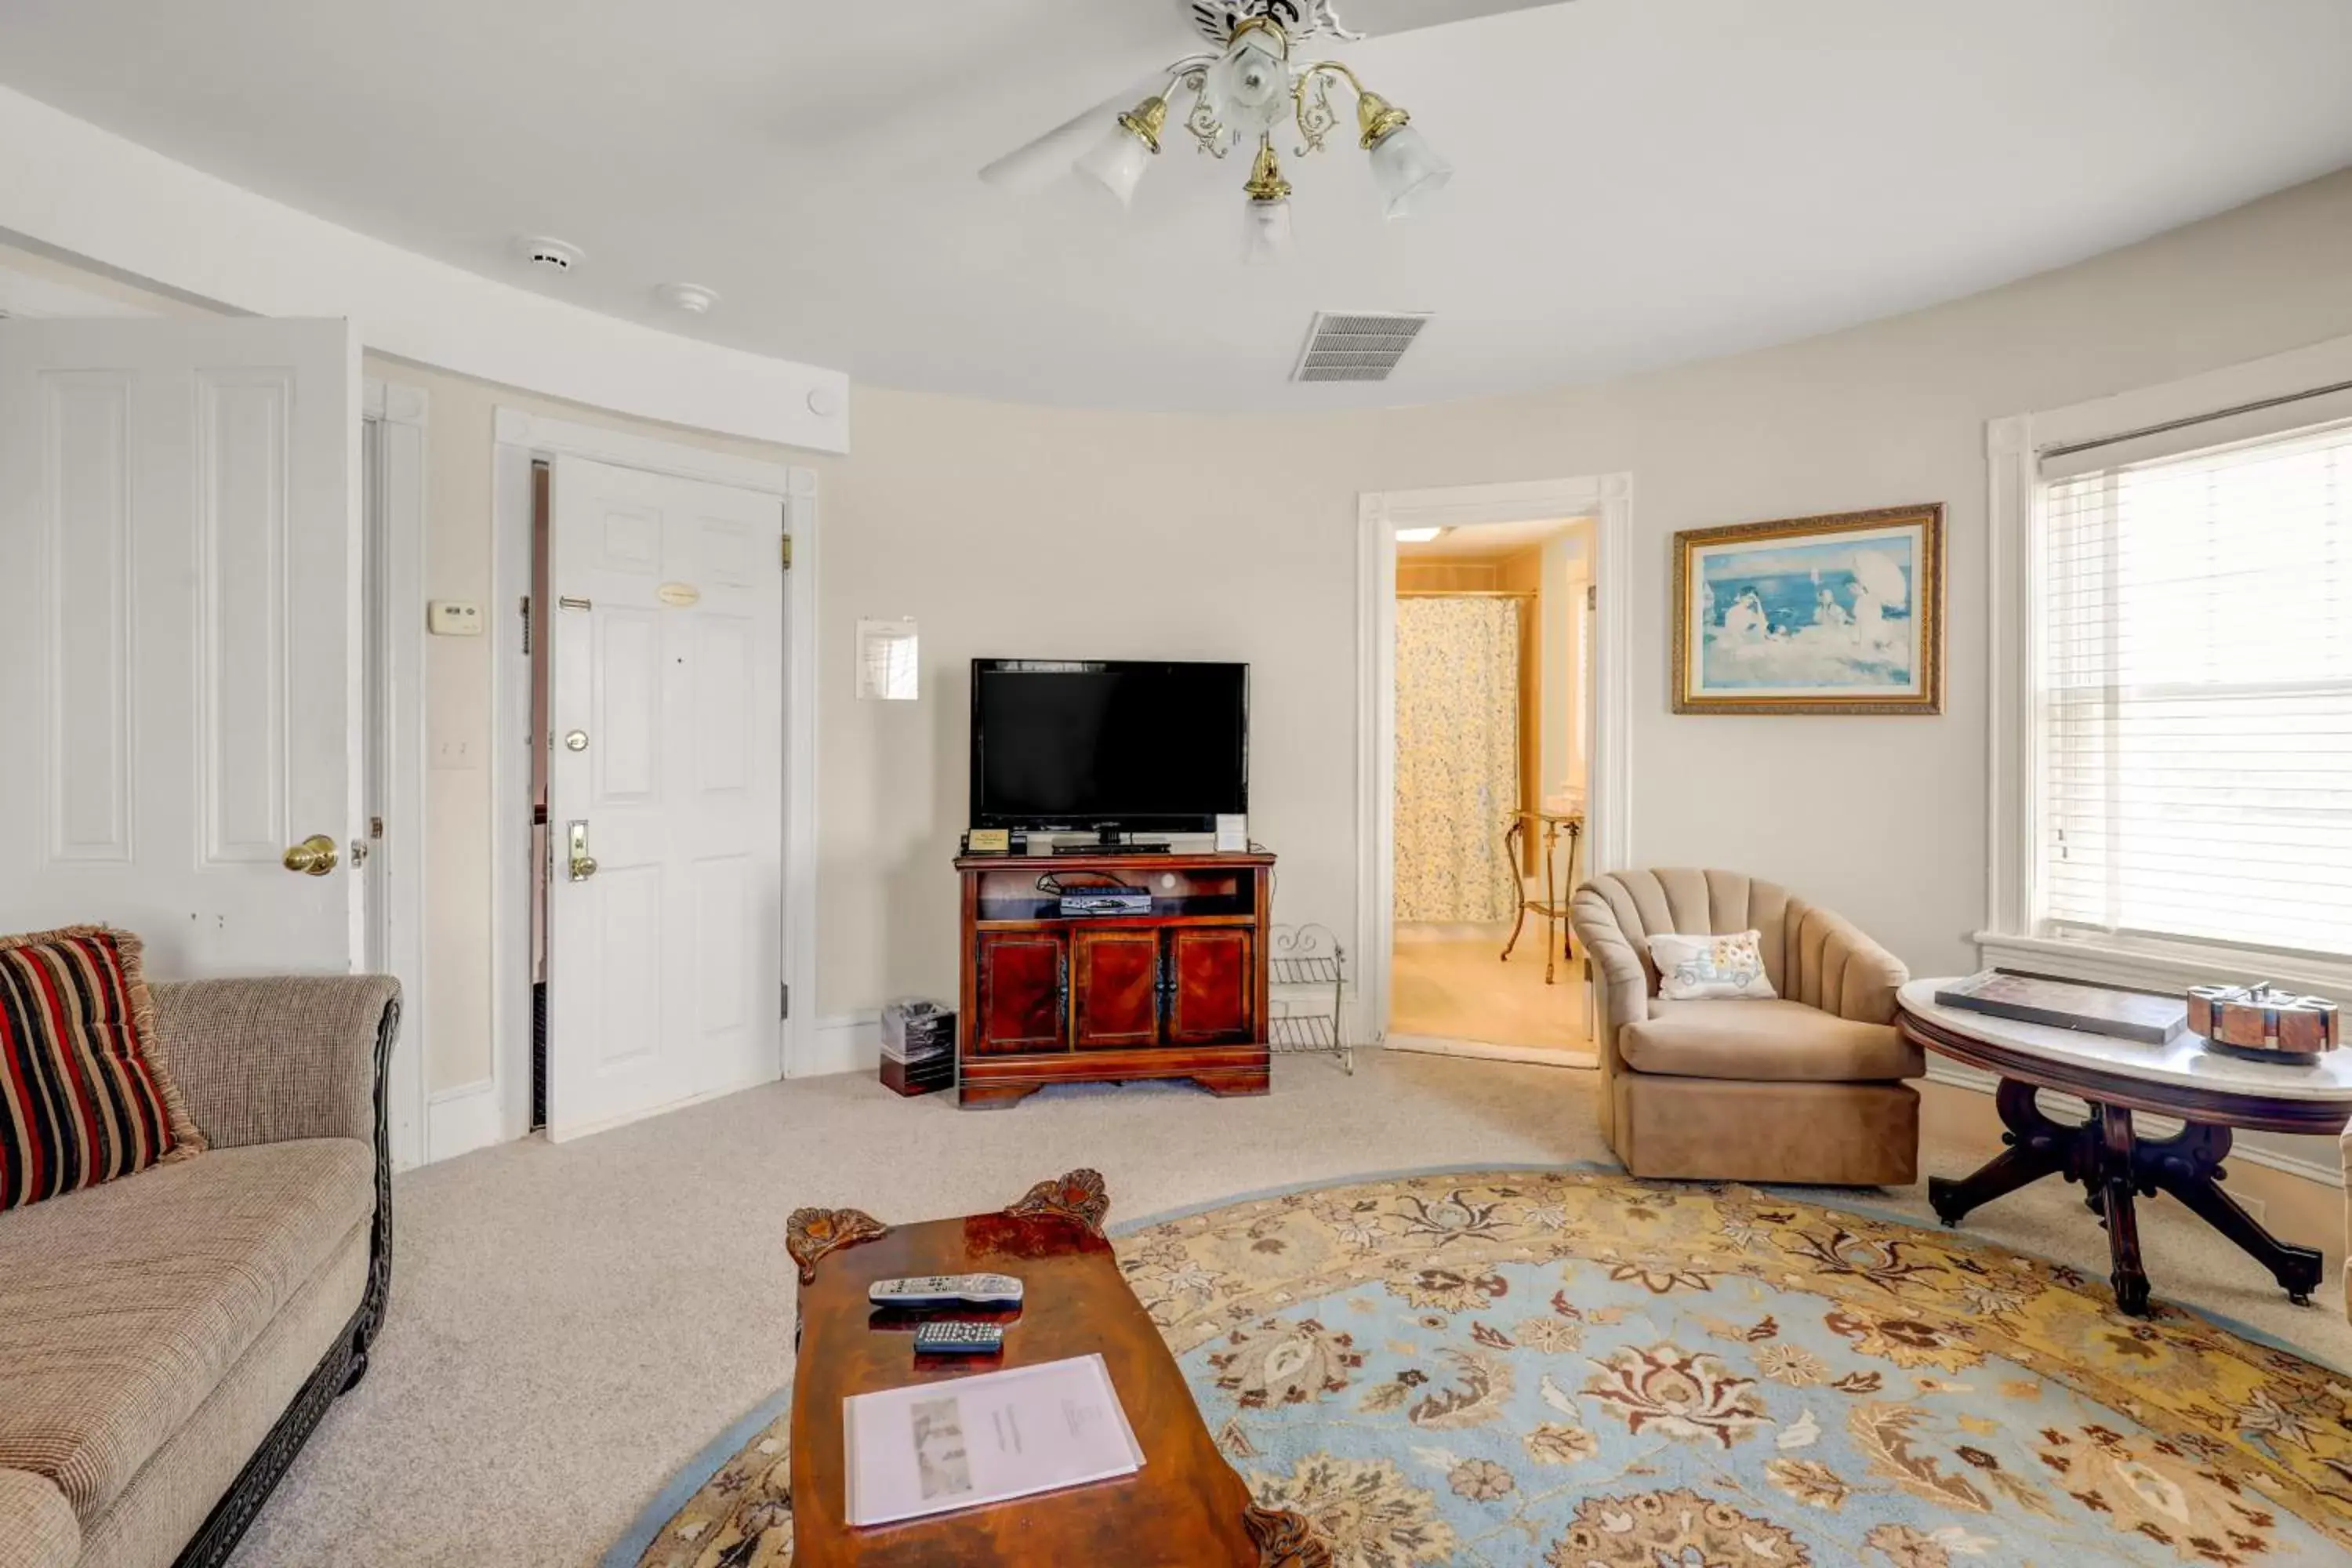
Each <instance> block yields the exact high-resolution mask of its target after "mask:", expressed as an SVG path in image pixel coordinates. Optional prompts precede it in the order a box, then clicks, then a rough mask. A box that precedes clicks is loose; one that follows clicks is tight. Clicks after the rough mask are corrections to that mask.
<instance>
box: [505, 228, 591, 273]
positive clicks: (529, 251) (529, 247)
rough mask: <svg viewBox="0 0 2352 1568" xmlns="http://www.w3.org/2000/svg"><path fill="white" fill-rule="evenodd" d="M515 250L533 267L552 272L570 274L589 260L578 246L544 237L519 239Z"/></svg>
mask: <svg viewBox="0 0 2352 1568" xmlns="http://www.w3.org/2000/svg"><path fill="white" fill-rule="evenodd" d="M514 248H515V254H516V255H517V256H520V257H521V258H523V259H524V260H525V261H527V262H529V263H530V265H532V266H533V267H539V268H545V269H546V270H548V271H550V272H559V273H560V272H569V271H571V270H572V268H575V267H578V266H579V265H580V264H581V263H582V262H583V261H584V260H586V259H587V258H586V257H584V256H583V255H581V254H580V247H578V246H576V245H571V244H567V243H566V242H564V241H563V240H560V239H549V238H547V237H544V236H541V237H536V238H525V239H518V240H516V241H515V244H514Z"/></svg>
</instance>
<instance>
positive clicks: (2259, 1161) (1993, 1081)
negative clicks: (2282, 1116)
mask: <svg viewBox="0 0 2352 1568" xmlns="http://www.w3.org/2000/svg"><path fill="white" fill-rule="evenodd" d="M1927 1081H1928V1082H1930V1083H1940V1084H1948V1085H1949V1086H1950V1087H1952V1088H1954V1089H1973V1090H1974V1091H1975V1092H1977V1093H1979V1094H1990V1093H1991V1092H1992V1091H1993V1090H1994V1089H1995V1088H1997V1087H1999V1085H2000V1079H1999V1078H1997V1077H1996V1076H1994V1075H1993V1074H1991V1073H1989V1072H1986V1071H1984V1070H1983V1069H1982V1068H1972V1067H1964V1066H1962V1065H1961V1064H1960V1063H1958V1062H1955V1061H1946V1060H1944V1059H1943V1058H1940V1057H1931V1058H1928V1061H1927ZM2047 1103H2048V1104H2049V1105H2050V1107H2051V1108H2052V1109H2053V1110H2061V1113H2062V1114H2068V1115H2082V1116H2088V1115H2089V1114H2090V1107H2088V1106H2087V1105H2084V1103H2083V1101H2081V1100H2077V1099H2075V1098H2074V1096H2073V1095H2070V1094H2059V1093H2057V1092H2055V1091H2050V1093H2049V1100H2048V1101H2047ZM2151 1120H2152V1121H2155V1122H2156V1123H2157V1124H2158V1126H2163V1125H2166V1123H2165V1122H2164V1120H2163V1119H2162V1118H2151ZM2261 1136H2263V1134H2261V1133H2258V1132H2250V1133H2242V1134H2241V1135H2240V1136H2239V1138H2238V1141H2237V1143H2236V1145H2235V1146H2234V1147H2232V1148H2231V1151H2230V1159H2231V1162H2232V1163H2243V1164H2248V1165H2260V1166H2262V1167H2263V1169H2264V1170H2266V1171H2280V1172H2284V1173H2285V1174H2287V1175H2290V1176H2300V1177H2302V1178H2303V1179H2304V1180H2305V1181H2306V1182H2316V1183H2318V1184H2320V1185H2321V1186H2323V1187H2336V1188H2339V1189H2340V1188H2342V1187H2343V1185H2344V1165H2343V1162H2342V1161H2341V1160H2340V1159H2336V1160H2328V1159H2325V1158H2315V1157H2312V1158H2307V1157H2305V1156H2304V1155H2301V1154H2294V1153H2289V1152H2286V1151H2284V1150H2282V1149H2268V1148H2264V1147H2263V1146H2262V1145H2261V1144H2259V1143H2250V1142H2247V1141H2246V1140H2247V1139H2249V1138H2259V1137H2261ZM2312 1141H2313V1142H2323V1140H2319V1139H2314V1140H2312Z"/></svg>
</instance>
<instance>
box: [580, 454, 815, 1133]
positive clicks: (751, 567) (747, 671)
mask: <svg viewBox="0 0 2352 1568" xmlns="http://www.w3.org/2000/svg"><path fill="white" fill-rule="evenodd" d="M782 538H783V502H782V500H780V499H779V498H777V497H774V496H763V495H757V494H753V493H751V492H749V491H744V490H735V489H726V488H724V487H722V486H719V485H713V484H705V483H702V482H699V481H697V480H692V479H671V478H667V477H664V476H661V475H656V474H648V473H640V472H638V471H636V470H634V469H629V468H612V467H609V466H607V465H605V464H602V463H593V462H589V461H586V460H584V459H579V458H558V459H557V460H556V464H555V472H554V527H553V530H552V551H553V563H552V564H553V571H552V576H553V587H554V595H555V600H556V604H555V607H554V609H553V611H552V613H551V615H549V616H547V617H546V625H547V626H548V630H549V634H550V635H551V637H552V638H553V642H552V644H551V649H552V655H553V671H552V688H551V705H550V706H551V714H550V724H551V728H552V731H553V734H552V735H551V737H549V738H548V741H549V742H550V743H551V745H552V748H553V750H552V758H553V761H552V765H551V771H550V777H549V789H548V840H549V843H550V845H551V847H552V858H553V865H552V867H551V879H550V884H549V893H548V904H549V928H548V929H549V937H550V942H549V955H548V998H547V1013H548V1019H547V1021H548V1044H547V1058H548V1067H547V1072H548V1080H547V1119H548V1132H549V1135H550V1136H551V1137H553V1138H557V1139H562V1138H565V1137H569V1136H575V1135H577V1134H579V1133H583V1132H588V1131H594V1130H596V1129H598V1128H601V1127H608V1126H612V1125H614V1124H615V1123H617V1122H621V1121H629V1120H631V1119H633V1118H635V1117H638V1116H642V1115H644V1114H646V1112H648V1111H652V1110H659V1109H661V1108H662V1107H664V1106H667V1105H674V1104H677V1103H679V1102H680V1101H683V1100H692V1099H698V1098H700V1097H703V1096H706V1095H711V1094H718V1093H722V1092H725V1091H727V1090H730V1089H741V1088H745V1087H748V1086H750V1085H751V1084H754V1083H759V1082H761V1081H764V1080H766V1079H773V1078H775V1077H777V1076H778V1075H779V1074H780V1073H781V1071H782V1040H783V1033H782V953H781V937H782V898H783V876H782V871H783V614H784V592H783V565H782Z"/></svg>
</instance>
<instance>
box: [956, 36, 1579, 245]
mask: <svg viewBox="0 0 2352 1568" xmlns="http://www.w3.org/2000/svg"><path fill="white" fill-rule="evenodd" d="M1563 3H1564V0H1177V5H1179V7H1180V9H1181V14H1182V15H1183V16H1185V17H1186V18H1187V19H1188V20H1189V21H1190V22H1191V24H1192V28H1193V30H1194V31H1195V32H1197V33H1198V34H1199V35H1200V36H1201V37H1203V38H1205V39H1206V40H1207V41H1208V42H1209V43H1210V44H1212V45H1213V46H1214V48H1213V51H1212V52H1206V53H1198V54H1192V55H1188V56H1185V57H1184V58H1181V59H1178V60H1175V61H1173V62H1172V63H1171V64H1169V65H1167V66H1165V67H1163V68H1160V70H1159V71H1158V72H1156V73H1154V74H1153V75H1152V76H1151V77H1150V78H1149V79H1146V80H1145V81H1143V82H1141V83H1139V84H1138V85H1137V86H1136V87H1134V88H1130V89H1128V90H1127V91H1125V92H1122V93H1120V94H1119V95H1118V96H1117V97H1115V98H1113V99H1110V100H1107V101H1105V102H1103V103H1102V104H1099V105H1097V107H1096V108H1094V109H1090V110H1087V111H1086V112H1085V113H1083V114H1080V115H1077V116H1075V117H1074V118H1072V119H1071V120H1069V121H1066V122H1065V123H1064V124H1062V125H1060V126H1057V127H1055V129H1054V130H1052V131H1049V132H1046V133H1045V135H1043V136H1041V137H1039V138H1037V139H1036V140H1035V141H1034V142H1030V143H1028V144H1027V145H1026V146H1024V147H1022V148H1019V149H1018V150H1016V151H1014V152H1013V153H1007V154H1006V155H1005V156H1003V157H1002V158H999V159H998V160H996V162H994V163H991V164H989V165H988V166H987V167H986V168H984V169H982V171H981V178H982V179H983V180H986V181H988V182H989V183H990V184H996V185H1003V186H1006V187H1009V188H1013V189H1034V188H1038V187H1040V186H1043V185H1045V184H1048V183H1050V182H1051V181H1053V180H1054V179H1056V178H1058V177H1060V176H1061V175H1062V174H1064V173H1065V172H1067V171H1072V170H1075V172H1076V174H1079V175H1080V176H1082V177H1084V178H1085V179H1087V180H1088V181H1090V182H1092V183H1094V184H1098V185H1100V186H1101V187H1102V188H1104V189H1105V190H1108V192H1109V193H1110V194H1111V195H1114V196H1116V197H1118V200H1119V202H1120V203H1121V205H1125V204H1127V203H1129V202H1131V201H1132V200H1133V199H1134V196H1135V188H1136V185H1137V184H1139V182H1140V181H1141V180H1142V178H1143V175H1144V172H1145V170H1146V169H1148V168H1149V167H1150V160H1151V159H1152V158H1153V157H1154V156H1156V155H1157V154H1158V153H1159V152H1160V136H1161V133H1162V132H1165V131H1166V130H1167V128H1168V121H1169V117H1170V114H1171V110H1172V109H1173V108H1174V107H1175V106H1176V105H1178V104H1180V103H1181V102H1183V100H1185V99H1186V98H1188V97H1189V98H1190V100H1191V105H1190V108H1189V109H1188V110H1186V111H1185V112H1184V114H1183V115H1182V116H1181V119H1180V120H1179V121H1178V123H1179V124H1180V125H1181V127H1182V128H1183V130H1184V131H1186V132H1189V133H1190V134H1191V135H1192V139H1193V141H1194V142H1195V143H1196V144H1197V145H1198V146H1199V148H1200V150H1201V151H1202V152H1203V153H1209V154H1210V155H1212V156H1213V157H1217V158H1223V157H1225V156H1227V155H1228V154H1229V153H1232V152H1234V150H1235V149H1237V148H1253V147H1254V148H1255V156H1254V157H1253V159H1252V162H1251V165H1250V174H1249V178H1248V179H1247V180H1246V181H1245V182H1244V184H1243V186H1242V190H1243V194H1244V195H1245V196H1246V197H1247V198H1248V205H1247V206H1246V207H1245V208H1244V216H1245V217H1246V219H1247V222H1246V225H1245V226H1244V258H1246V259H1248V260H1252V261H1272V260H1277V259H1279V258H1282V257H1284V256H1286V255H1287V254H1288V253H1289V250H1290V243H1291V241H1290V182H1289V181H1288V180H1287V179H1286V178H1285V177H1284V175H1283V172H1282V160H1281V156H1280V154H1279V153H1276V148H1275V137H1276V133H1277V131H1278V130H1279V128H1280V127H1282V125H1283V124H1284V123H1285V122H1286V121H1288V122H1289V123H1291V124H1293V125H1295V126H1296V128H1297V133H1298V137H1299V141H1298V142H1297V144H1296V145H1295V147H1294V149H1293V152H1294V153H1295V155H1297V156H1300V157H1304V156H1305V155H1306V154H1307V153H1315V152H1320V151H1321V150H1322V149H1323V147H1324V145H1325V139H1326V138H1327V137H1328V136H1329V135H1330V134H1331V132H1333V131H1334V130H1335V129H1337V128H1338V127H1339V123H1340V119H1341V110H1340V108H1339V106H1338V105H1335V104H1334V103H1333V101H1332V90H1333V89H1334V88H1335V87H1344V88H1345V89H1347V90H1348V91H1349V92H1350V93H1352V94H1353V96H1354V98H1355V104H1356V131H1357V145H1358V146H1360V147H1361V148H1362V149H1363V150H1364V152H1365V153H1367V154H1368V155H1369V156H1370V159H1371V169H1372V181H1373V184H1375V186H1376V187H1377V188H1378V189H1379V192H1380V197H1381V207H1382V210H1383V211H1384V213H1385V214H1386V216H1389V217H1391V218H1395V217H1402V216H1406V215H1407V214H1409V213H1412V212H1414V211H1416V210H1418V209H1419V208H1420V207H1421V206H1422V205H1423V204H1424V203H1425V202H1426V201H1427V199H1428V198H1429V197H1430V196H1432V195H1435V194H1436V192H1437V191H1438V190H1439V189H1440V188H1441V187H1443V186H1444V184H1445V182H1446V181H1447V180H1448V179H1449V178H1451V177H1452V174H1453V170H1452V168H1451V167H1449V166H1448V165H1447V164H1446V163H1445V162H1444V160H1443V159H1441V158H1440V157H1438V156H1437V154H1436V153H1434V152H1433V151H1431V149H1430V147H1429V144H1428V143H1427V142H1425V141H1423V139H1422V135H1421V132H1418V131H1416V130H1414V129H1413V128H1412V115H1410V114H1409V113H1407V112H1406V111H1405V110H1403V109H1402V108H1401V107H1399V106H1398V105H1397V104H1395V103H1393V102H1391V101H1390V100H1388V99H1385V98H1383V97H1381V95H1380V94H1379V93H1377V92H1374V91H1372V90H1371V89H1369V88H1367V87H1366V86H1365V85H1364V84H1363V82H1362V81H1361V80H1360V79H1358V77H1357V75H1356V73H1355V72H1354V71H1353V70H1352V69H1350V68H1349V67H1348V66H1347V65H1346V64H1344V63H1343V62H1341V61H1339V60H1333V59H1318V60H1312V61H1307V60H1294V59H1293V58H1292V51H1293V49H1294V48H1295V47H1297V46H1298V45H1300V44H1304V43H1307V42H1310V41H1312V40H1315V39H1318V38H1333V39H1337V40H1339V41H1341V42H1357V41H1360V40H1361V39H1364V38H1367V37H1374V36H1376V35H1386V34H1392V33H1402V32H1410V31H1413V30H1415V29H1418V28H1422V27H1428V26H1436V25H1438V24H1440V23H1444V22H1457V21H1464V20H1467V19H1468V18H1470V17H1473V16H1490V15H1493V14H1495V13H1497V12H1503V11H1521V10H1528V9H1531V8H1533V7H1535V6H1537V5H1559V4H1563ZM1343 7H1344V10H1345V13H1346V18H1347V19H1345V20H1343V19H1342V16H1341V11H1342V8H1343ZM1351 24H1352V25H1351ZM1138 93H1141V94H1143V95H1144V96H1142V97H1141V99H1140V100H1137V99H1136V96H1135V95H1136V94H1138ZM1130 103H1132V105H1133V107H1131V108H1129V107H1128V105H1129V104H1130ZM1089 141H1092V142H1093V143H1094V144H1093V146H1092V147H1091V149H1088V148H1087V142H1089Z"/></svg>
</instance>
